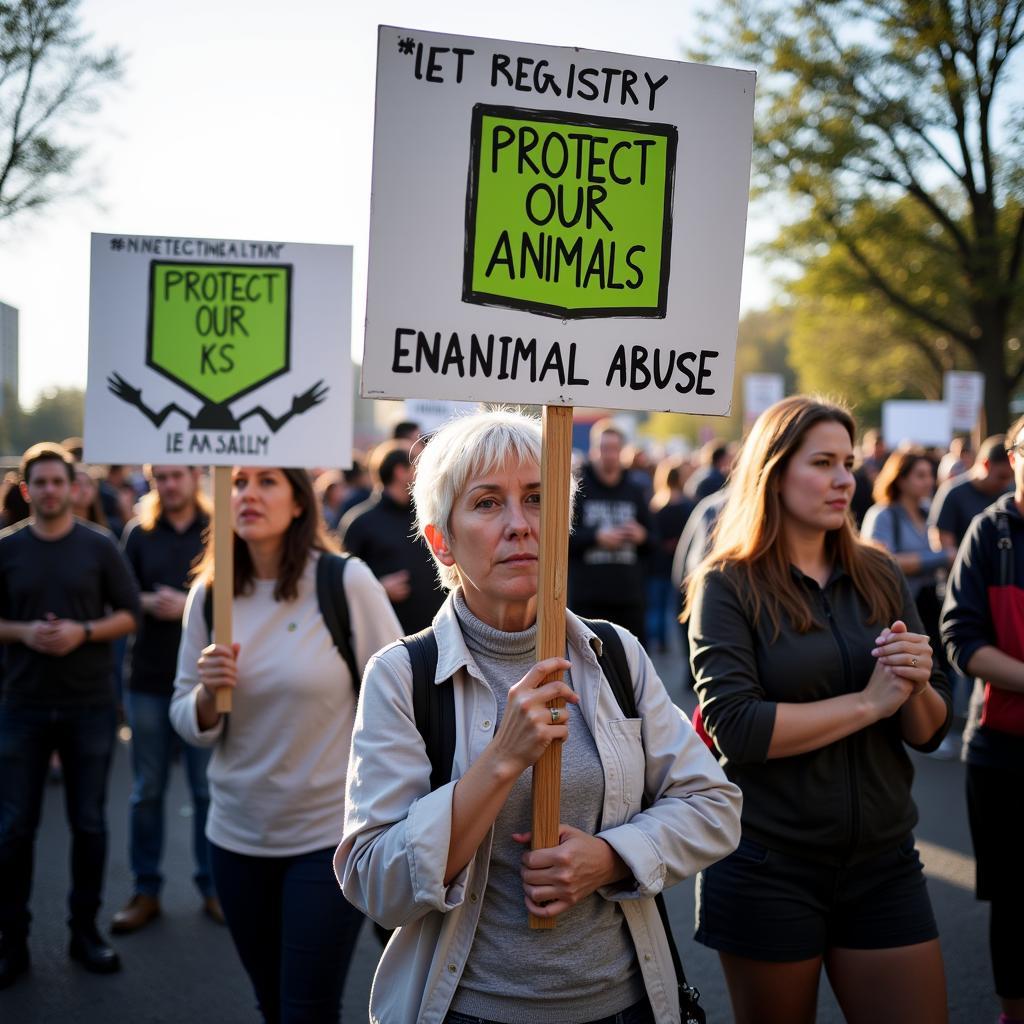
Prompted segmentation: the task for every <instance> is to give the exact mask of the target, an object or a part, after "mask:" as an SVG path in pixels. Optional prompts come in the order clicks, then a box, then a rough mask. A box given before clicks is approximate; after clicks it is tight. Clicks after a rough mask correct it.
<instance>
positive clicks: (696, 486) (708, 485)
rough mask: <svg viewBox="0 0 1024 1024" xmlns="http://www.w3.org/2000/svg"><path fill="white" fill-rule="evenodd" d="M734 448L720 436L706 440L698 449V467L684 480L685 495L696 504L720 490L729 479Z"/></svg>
mask: <svg viewBox="0 0 1024 1024" xmlns="http://www.w3.org/2000/svg"><path fill="white" fill-rule="evenodd" d="M733 455H734V450H733V449H732V448H731V447H730V446H729V445H728V444H726V443H725V441H723V440H721V439H720V438H715V439H714V440H712V441H708V442H707V444H705V445H704V446H703V447H702V448H701V450H700V467H699V468H698V469H696V470H695V471H694V472H693V473H692V474H691V475H690V479H689V480H687V482H686V496H687V497H688V498H690V499H692V501H693V502H694V504H696V503H697V502H699V501H703V500H704V499H705V498H706V497H707V496H708V495H709V494H714V493H715V491H720V490H721V489H722V488H723V487H724V486H725V484H726V482H727V481H728V479H729V472H730V470H731V469H732V461H733Z"/></svg>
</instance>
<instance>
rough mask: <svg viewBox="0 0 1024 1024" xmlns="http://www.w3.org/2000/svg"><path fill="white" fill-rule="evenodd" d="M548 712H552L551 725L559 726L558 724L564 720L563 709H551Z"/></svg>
mask: <svg viewBox="0 0 1024 1024" xmlns="http://www.w3.org/2000/svg"><path fill="white" fill-rule="evenodd" d="M548 710H549V711H550V712H551V724H552V725H558V723H559V722H560V721H561V719H562V709H561V708H549V709H548Z"/></svg>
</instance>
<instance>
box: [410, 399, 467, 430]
mask: <svg viewBox="0 0 1024 1024" xmlns="http://www.w3.org/2000/svg"><path fill="white" fill-rule="evenodd" d="M475 410H476V405H475V404H474V403H473V402H446V401H445V400H444V399H441V398H407V399H406V400H405V412H404V416H405V418H406V419H407V420H410V421H411V422H412V423H416V424H418V425H419V428H420V430H421V431H422V432H423V433H424V434H429V433H430V432H431V431H432V430H437V428H438V427H439V426H441V424H442V423H447V422H448V420H450V419H451V418H452V417H453V416H464V415H465V414H466V413H470V412H474V411H475Z"/></svg>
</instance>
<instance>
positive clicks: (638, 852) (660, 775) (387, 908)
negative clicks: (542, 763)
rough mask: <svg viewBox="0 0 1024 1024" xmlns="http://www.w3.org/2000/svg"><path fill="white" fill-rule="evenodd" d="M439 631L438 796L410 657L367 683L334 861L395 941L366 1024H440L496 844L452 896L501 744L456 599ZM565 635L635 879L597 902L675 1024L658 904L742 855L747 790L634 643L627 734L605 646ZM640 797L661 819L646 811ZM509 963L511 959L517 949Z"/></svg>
mask: <svg viewBox="0 0 1024 1024" xmlns="http://www.w3.org/2000/svg"><path fill="white" fill-rule="evenodd" d="M434 631H435V635H436V637H437V646H438V659H437V673H436V678H435V682H441V681H443V680H445V679H448V678H449V677H454V680H455V682H454V685H455V715H456V723H457V724H456V745H455V762H454V766H453V772H452V781H451V782H449V783H448V784H447V785H445V786H442V787H441V788H440V789H438V790H436V791H434V792H433V793H432V792H430V762H429V760H428V758H427V754H426V750H425V746H424V743H423V740H422V738H421V736H420V734H419V732H418V731H417V729H416V723H415V718H414V714H413V707H412V672H411V669H410V667H409V658H408V655H407V653H406V651H405V649H404V648H403V647H402V645H401V644H392V645H390V646H388V647H386V648H384V649H383V650H382V651H380V652H378V654H377V655H376V656H375V657H374V658H373V659H372V660H371V661H370V663H369V664H368V665H367V668H366V675H365V677H364V680H363V685H362V690H361V694H360V700H359V707H358V709H357V712H356V724H355V731H354V733H353V738H352V753H351V758H350V761H349V770H348V778H347V789H346V801H345V830H344V836H343V838H342V842H341V845H340V846H339V847H338V851H337V853H336V854H335V857H334V868H335V873H336V874H337V876H338V880H339V882H340V883H341V886H342V889H343V890H344V893H345V896H346V897H347V898H348V899H349V901H350V902H352V903H353V904H354V905H355V906H356V907H358V908H359V909H360V910H362V911H364V912H365V913H366V914H368V915H369V916H370V917H371V918H373V919H374V920H375V921H377V922H379V923H380V924H382V925H384V926H385V927H386V928H397V929H398V931H397V932H396V933H395V935H394V936H393V937H392V939H391V941H390V942H389V943H388V946H387V949H386V950H385V951H384V954H383V956H382V957H381V960H380V963H379V965H378V967H377V973H376V976H375V977H374V981H373V988H372V991H371V995H370V1020H371V1021H372V1022H375V1024H440V1022H441V1021H442V1020H443V1019H444V1016H445V1014H446V1012H447V1010H448V1007H449V1005H450V1003H451V1000H452V997H453V995H454V993H455V990H456V988H457V986H458V984H459V978H460V976H461V973H462V967H463V965H464V964H465V962H466V958H467V956H468V954H469V951H470V947H471V946H472V943H473V935H474V932H475V930H476V926H477V921H478V919H479V916H480V894H481V893H483V892H484V889H485V887H486V884H487V871H488V863H489V859H490V848H491V836H490V835H488V837H487V839H485V840H484V842H483V843H482V844H481V846H480V849H479V850H478V851H477V853H476V856H475V857H474V858H473V860H472V861H471V862H470V863H469V864H468V865H467V867H466V868H465V869H464V870H463V871H462V872H461V873H460V874H459V875H458V876H457V877H456V878H455V879H454V880H453V881H452V883H451V884H450V885H447V886H446V885H445V884H444V877H443V876H444V870H445V866H446V863H447V859H448V845H449V837H450V834H451V824H452V791H453V790H454V788H455V783H456V782H457V781H458V779H459V777H460V776H461V775H462V774H463V773H464V772H465V771H466V768H467V766H468V765H469V764H471V763H472V762H473V761H474V760H475V759H476V758H477V757H479V756H480V754H481V752H482V751H483V749H484V748H485V747H486V746H487V744H488V743H489V742H490V741H491V739H492V738H493V735H494V719H495V711H496V706H497V705H496V702H495V699H494V695H493V693H492V692H491V690H490V687H489V686H488V685H487V683H486V682H485V681H484V680H483V678H482V677H481V675H480V672H479V669H478V668H477V666H476V664H475V663H474V661H473V657H472V655H471V654H470V652H469V651H468V649H467V648H466V645H465V641H464V640H463V636H462V631H461V629H460V628H459V625H458V621H457V619H456V617H455V611H454V608H453V606H452V601H451V599H450V598H449V600H448V601H446V602H445V604H444V605H443V606H442V608H441V610H440V611H439V612H438V614H437V616H436V618H435V619H434ZM566 632H567V641H568V649H569V655H568V657H569V660H570V661H571V662H572V666H573V670H572V678H573V685H574V686H575V688H576V691H577V692H578V693H579V695H580V698H581V700H580V708H581V710H582V713H583V715H584V717H585V719H586V722H587V724H588V726H589V728H590V730H591V732H592V733H593V736H594V739H595V741H596V744H597V749H598V753H599V755H600V758H601V763H602V764H603V766H604V776H605V798H604V807H603V813H602V819H601V820H602V822H603V823H604V825H603V829H602V831H601V832H600V836H601V838H602V839H604V840H606V841H607V842H608V843H610V844H611V846H613V847H614V848H615V850H616V852H617V853H618V854H619V856H621V857H622V859H623V860H624V861H625V862H626V864H628V865H629V867H630V869H631V870H632V873H633V878H634V884H633V886H632V887H631V888H623V887H622V886H617V887H615V888H614V889H609V890H607V891H605V890H601V892H600V895H601V896H602V897H603V898H605V899H609V900H614V901H616V902H618V903H619V905H620V906H621V907H622V912H623V913H624V914H625V916H626V922H627V924H628V926H629V930H630V933H631V935H632V938H633V942H634V945H635V947H636V952H637V960H638V963H639V965H640V969H641V972H642V974H643V979H644V983H645V985H646V987H647V994H648V998H649V999H650V1001H651V1006H652V1007H653V1010H654V1016H655V1019H656V1020H658V1021H661V1022H665V1024H668V1022H673V1024H675V1022H678V1021H679V1003H678V993H677V990H676V982H675V972H674V970H673V966H672V959H671V955H670V953H669V946H668V942H667V940H666V937H665V932H664V928H663V927H662V924H661V919H660V917H659V915H658V911H657V908H656V906H655V903H654V900H653V898H652V897H654V896H655V895H657V893H659V892H661V890H662V889H664V888H666V887H667V886H670V885H674V884H675V883H677V882H680V881H682V880H683V879H684V878H688V877H690V876H691V875H694V874H696V872H698V871H699V870H700V869H701V868H703V867H706V866H707V865H708V864H711V863H713V862H714V861H716V860H719V859H720V858H722V857H724V856H725V855H726V854H728V853H730V852H731V851H732V850H733V849H734V848H735V847H736V844H737V843H738V842H739V836H740V803H741V797H740V791H739V789H738V788H737V787H736V786H734V785H732V783H730V782H729V781H728V780H727V779H726V777H725V775H724V773H723V772H722V770H721V768H719V766H718V763H717V762H716V761H715V759H714V758H713V757H712V756H711V754H710V753H709V752H708V750H707V748H706V747H705V746H704V744H703V743H702V742H701V740H700V739H699V738H698V737H697V735H696V733H695V732H694V731H693V729H692V728H691V726H690V723H689V722H688V721H687V719H686V717H685V715H684V714H683V713H682V712H681V711H680V710H679V709H678V708H677V707H676V706H675V705H674V704H673V703H672V701H671V700H670V699H669V696H668V694H667V693H666V692H665V688H664V686H663V685H662V682H661V680H660V679H659V678H658V676H657V673H656V672H655V670H654V666H653V665H652V664H651V662H650V660H649V659H648V658H647V655H646V654H645V653H644V651H643V649H642V648H641V647H640V644H639V643H638V642H637V640H636V638H635V637H633V636H632V635H631V634H630V633H628V632H626V631H625V630H621V629H620V630H619V632H620V635H621V636H622V640H623V644H624V646H625V650H626V657H627V661H628V663H629V667H630V673H631V675H632V677H633V680H634V686H635V689H636V697H637V708H638V710H639V712H640V716H641V717H640V718H639V719H625V718H623V716H622V712H621V711H620V709H619V707H618V704H617V703H616V701H615V697H614V695H613V694H612V691H611V688H610V686H609V685H608V684H607V682H605V680H604V676H603V675H602V673H601V670H600V667H599V665H598V660H597V652H599V651H600V644H601V641H600V640H599V639H598V638H597V636H595V634H594V633H593V632H592V631H591V630H589V629H587V628H586V627H585V626H584V625H583V623H582V622H581V621H580V620H579V619H578V618H577V617H576V616H575V615H573V614H572V613H571V612H569V613H567V615H566ZM645 755H646V756H645ZM645 791H646V793H647V795H648V797H649V798H650V800H651V806H649V807H648V808H647V809H646V810H643V811H641V800H642V798H643V795H644V792H645ZM523 927H524V928H525V927H527V924H526V912H525V908H524V912H523ZM509 955H510V959H514V956H515V942H514V937H512V936H510V942H509Z"/></svg>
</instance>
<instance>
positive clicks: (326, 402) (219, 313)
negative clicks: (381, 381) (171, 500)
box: [85, 234, 352, 466]
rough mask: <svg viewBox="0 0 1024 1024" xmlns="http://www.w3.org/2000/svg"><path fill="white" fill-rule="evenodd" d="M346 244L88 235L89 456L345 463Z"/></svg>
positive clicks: (348, 412)
mask: <svg viewBox="0 0 1024 1024" xmlns="http://www.w3.org/2000/svg"><path fill="white" fill-rule="evenodd" d="M351 279H352V250H351V248H349V247H347V246H334V245H300V244H295V243H282V242H251V241H237V240H225V239H206V238H167V237H161V236H133V235H101V234H95V235H93V236H92V280H91V291H90V303H89V384H88V387H87V389H86V403H85V445H86V448H85V457H86V459H88V461H90V462H115V463H143V462H159V463H166V464H185V465H193V464H200V465H210V466H230V465H234V464H236V463H245V464H247V465H260V466H347V465H349V464H350V462H351V457H352V427H351V424H352V409H351V400H350V397H349V396H350V394H351V375H352V369H351V367H352V362H351V291H352V287H351Z"/></svg>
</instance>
